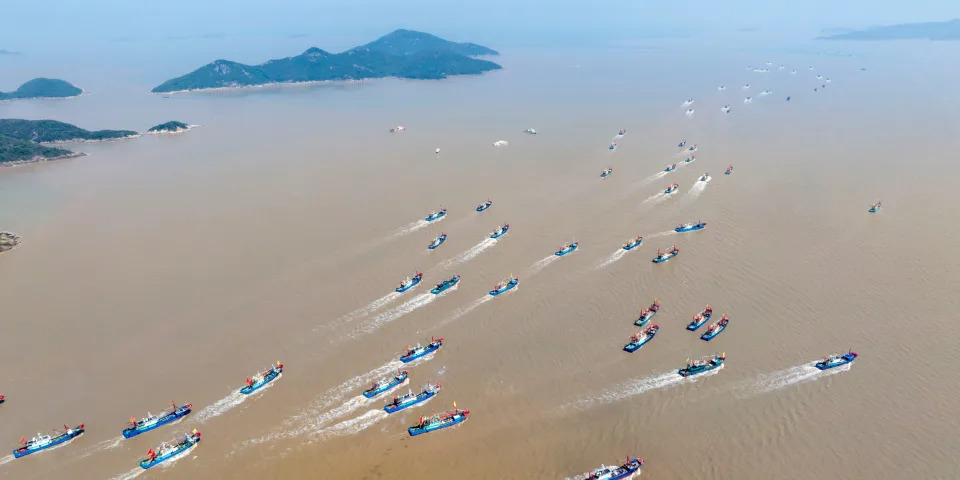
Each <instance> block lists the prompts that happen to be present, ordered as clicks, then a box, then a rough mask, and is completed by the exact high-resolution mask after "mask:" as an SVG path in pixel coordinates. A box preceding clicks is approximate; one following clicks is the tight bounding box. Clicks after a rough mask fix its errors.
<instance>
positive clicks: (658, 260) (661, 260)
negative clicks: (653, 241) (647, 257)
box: [653, 253, 677, 263]
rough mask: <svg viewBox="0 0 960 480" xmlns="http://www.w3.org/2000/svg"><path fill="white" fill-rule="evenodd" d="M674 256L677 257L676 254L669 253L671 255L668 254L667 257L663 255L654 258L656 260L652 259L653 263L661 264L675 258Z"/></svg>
mask: <svg viewBox="0 0 960 480" xmlns="http://www.w3.org/2000/svg"><path fill="white" fill-rule="evenodd" d="M676 256H677V253H671V254H669V255H664V256H662V257H656V258H654V259H653V263H663V262H666V261H667V260H670V259H671V258H673V257H676Z"/></svg>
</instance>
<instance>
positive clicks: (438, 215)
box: [424, 207, 447, 222]
mask: <svg viewBox="0 0 960 480" xmlns="http://www.w3.org/2000/svg"><path fill="white" fill-rule="evenodd" d="M446 215H447V209H446V208H443V207H440V211H439V212H430V214H428V215H427V216H426V217H425V218H424V220H426V221H428V222H432V221H434V220H438V219H440V218H443V217H444V216H446Z"/></svg>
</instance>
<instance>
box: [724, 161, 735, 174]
mask: <svg viewBox="0 0 960 480" xmlns="http://www.w3.org/2000/svg"><path fill="white" fill-rule="evenodd" d="M731 173H733V164H732V163H731V164H730V166H729V167H727V170H726V171H724V172H723V174H724V175H730V174H731Z"/></svg>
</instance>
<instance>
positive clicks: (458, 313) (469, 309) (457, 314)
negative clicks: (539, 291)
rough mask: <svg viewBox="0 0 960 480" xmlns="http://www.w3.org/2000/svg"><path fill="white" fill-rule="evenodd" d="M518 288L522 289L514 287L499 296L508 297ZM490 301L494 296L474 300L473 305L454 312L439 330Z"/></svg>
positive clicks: (441, 324) (442, 323)
mask: <svg viewBox="0 0 960 480" xmlns="http://www.w3.org/2000/svg"><path fill="white" fill-rule="evenodd" d="M518 288H520V287H513V290H510V291H508V292H506V293H502V294H500V295H499V296H501V297H502V296H504V295H506V294H508V293H511V292H513V291H515V290H517V289H518ZM490 300H493V295H484V296H482V297H480V298H478V299H476V300H474V301H473V303H471V304H470V305H467V306H466V307H461V308H459V309H457V311H456V312H454V314H453V315H451V316H450V318H448V319H446V320H444V321H443V322H441V323H440V325H437V328H440V327H442V326H444V325H447V324H448V323H450V322H452V321H454V320H456V319H458V318H460V317H462V316H464V315H466V314H468V313H470V312H472V311H473V310H474V309H475V308H477V307H479V306H480V305H483V304H484V303H487V302H489V301H490Z"/></svg>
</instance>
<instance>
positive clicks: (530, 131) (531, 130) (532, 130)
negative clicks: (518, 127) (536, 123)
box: [523, 128, 537, 135]
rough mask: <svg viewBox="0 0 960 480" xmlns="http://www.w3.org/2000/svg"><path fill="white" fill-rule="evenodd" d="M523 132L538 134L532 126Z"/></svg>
mask: <svg viewBox="0 0 960 480" xmlns="http://www.w3.org/2000/svg"><path fill="white" fill-rule="evenodd" d="M523 133H529V134H530V135H536V134H537V131H536V130H534V129H532V128H528V129H526V130H524V131H523Z"/></svg>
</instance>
